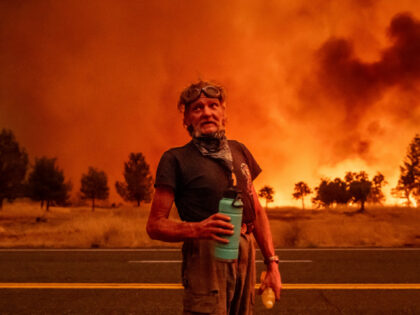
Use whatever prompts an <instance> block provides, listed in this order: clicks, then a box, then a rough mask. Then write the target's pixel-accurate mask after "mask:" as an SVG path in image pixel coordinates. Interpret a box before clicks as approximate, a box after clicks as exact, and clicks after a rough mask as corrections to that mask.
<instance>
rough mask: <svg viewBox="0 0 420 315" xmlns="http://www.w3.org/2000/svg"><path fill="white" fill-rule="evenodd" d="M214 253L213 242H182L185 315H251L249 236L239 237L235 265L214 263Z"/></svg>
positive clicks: (252, 285)
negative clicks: (237, 256)
mask: <svg viewBox="0 0 420 315" xmlns="http://www.w3.org/2000/svg"><path fill="white" fill-rule="evenodd" d="M213 250H214V241H211V240H190V241H186V242H184V245H183V247H182V253H183V264H182V280H183V285H184V288H185V290H184V314H214V315H216V314H217V315H227V314H229V315H233V314H238V315H239V314H240V315H250V314H252V313H253V307H254V299H255V248H254V242H253V237H252V234H245V233H242V234H241V237H240V244H239V258H238V260H237V261H234V262H221V261H217V260H215V259H214V257H213Z"/></svg>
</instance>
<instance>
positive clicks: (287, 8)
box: [0, 0, 420, 205]
mask: <svg viewBox="0 0 420 315" xmlns="http://www.w3.org/2000/svg"><path fill="white" fill-rule="evenodd" d="M0 21H1V22H0V30H1V32H0V69H2V70H1V72H0V82H1V83H0V127H2V128H9V129H12V130H13V131H14V133H15V135H16V137H17V139H18V141H19V142H20V143H21V144H22V145H23V146H24V147H25V148H26V149H27V151H28V153H29V156H30V158H31V159H32V161H33V159H34V157H35V156H38V157H39V156H42V155H46V156H49V157H53V156H55V157H58V163H59V164H60V166H61V167H62V168H63V169H64V171H65V174H66V176H67V177H69V178H70V179H71V180H72V182H73V184H74V185H73V186H74V188H73V193H74V194H76V192H77V191H78V189H79V182H80V177H81V174H82V173H83V172H86V171H87V169H88V167H89V166H94V167H97V168H99V169H102V170H104V171H105V172H106V173H107V174H108V178H109V185H110V187H111V197H110V200H111V201H112V200H119V199H118V198H119V197H118V196H117V194H116V192H115V189H114V183H115V181H116V180H119V179H120V178H121V176H122V170H123V162H124V161H125V160H127V157H128V155H129V153H130V152H143V153H144V155H145V156H146V159H147V161H148V162H149V163H150V164H151V169H152V170H153V171H154V170H155V169H156V166H157V163H158V160H159V157H160V156H161V154H162V153H163V152H164V151H165V150H166V149H168V148H169V147H172V146H179V145H183V144H184V143H185V142H187V141H188V140H189V138H188V134H187V132H186V131H185V130H183V128H182V118H181V116H180V114H179V113H178V112H177V110H176V102H177V98H178V93H179V92H180V90H181V89H182V88H183V87H184V86H185V85H186V84H188V83H189V82H191V81H195V80H197V79H198V78H204V79H215V80H217V81H219V82H221V83H222V84H223V85H225V86H226V89H227V93H228V99H227V102H228V103H227V114H228V125H227V132H228V137H230V138H234V139H237V140H239V141H241V142H243V143H245V144H246V145H247V147H248V148H249V149H250V150H251V152H252V153H253V155H254V156H255V158H256V159H257V161H258V162H259V164H260V165H261V167H262V169H263V173H262V174H261V175H260V177H259V178H258V179H257V180H256V183H255V184H256V187H257V189H258V188H260V187H262V186H263V185H270V186H272V187H274V189H275V191H276V194H275V196H274V198H275V202H274V205H290V204H293V205H299V203H298V202H296V201H293V200H292V192H293V186H294V184H295V183H297V182H298V181H301V180H302V181H305V182H307V183H308V184H309V185H310V186H311V188H313V187H315V186H317V185H318V184H319V182H320V178H321V177H323V176H326V177H330V178H334V177H337V176H338V177H343V176H344V174H345V172H346V171H356V172H358V171H361V170H364V171H366V172H367V173H368V174H369V176H370V177H372V176H374V175H375V174H376V172H381V173H383V174H384V175H385V178H386V180H387V181H388V183H389V184H388V185H387V186H385V194H386V197H387V202H388V203H392V204H393V203H396V202H397V200H395V199H393V198H392V197H391V195H390V193H389V192H390V189H391V188H393V187H395V185H396V183H397V180H398V175H399V165H400V164H401V163H402V159H403V158H404V156H405V154H406V149H407V146H408V144H409V142H410V141H411V139H412V138H413V137H414V135H415V134H416V133H418V132H419V129H418V126H419V123H420V106H419V101H418V99H419V94H420V93H419V92H420V85H419V80H420V60H419V58H420V48H419V42H420V30H419V29H420V2H419V1H414V0H413V1H411V0H401V1H398V2H395V1H351V0H348V1H340V2H339V3H338V2H337V3H336V2H333V1H322V0H317V1H311V2H310V3H309V2H308V1H303V0H302V1H293V3H289V2H287V1H274V2H270V3H266V2H262V1H257V0H255V1H247V2H246V3H244V1H239V0H237V1H230V2H229V4H225V3H222V4H221V3H219V2H217V1H216V2H214V1H200V2H194V1H191V2H182V4H179V3H175V2H173V1H169V0H166V1H164V0H160V1H153V2H151V1H142V2H140V3H125V2H121V3H118V2H115V1H89V2H88V3H84V4H83V6H82V5H81V4H77V3H74V2H72V1H59V2H54V3H47V2H27V3H19V4H15V3H14V2H6V1H5V2H2V3H1V4H0ZM40 21H42V23H41V22H40Z"/></svg>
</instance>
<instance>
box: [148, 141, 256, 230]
mask: <svg viewBox="0 0 420 315" xmlns="http://www.w3.org/2000/svg"><path fill="white" fill-rule="evenodd" d="M228 143H229V147H230V149H231V152H232V157H233V171H234V173H235V176H236V179H237V186H238V188H239V189H240V190H241V192H242V199H243V200H242V201H243V204H244V210H243V219H242V221H243V222H244V223H248V222H252V221H254V219H255V211H254V207H253V196H252V181H253V180H254V179H255V178H256V177H257V176H258V174H259V173H260V172H261V169H260V167H259V166H258V164H257V162H256V161H255V159H254V158H253V156H252V155H251V153H250V152H249V151H248V149H247V148H246V147H245V146H244V145H243V144H242V143H240V142H238V141H234V140H228ZM230 178H231V174H230V172H229V171H228V170H227V169H226V168H225V167H223V166H222V164H221V163H220V162H218V161H217V160H215V159H212V158H210V157H205V156H203V155H202V154H201V153H200V151H199V150H198V149H197V147H196V146H195V145H194V144H193V143H192V141H191V142H189V143H187V144H186V145H185V146H183V147H178V148H173V149H170V150H168V151H166V152H165V153H164V154H163V156H162V158H161V159H160V162H159V166H158V169H157V173H156V181H155V187H157V186H162V185H163V186H169V187H171V188H172V189H173V191H174V194H175V205H176V207H177V208H178V212H179V216H180V218H181V219H182V220H183V221H189V222H198V221H202V220H204V219H206V218H208V217H209V216H210V215H212V214H214V213H216V212H217V211H218V207H219V201H220V199H221V198H222V197H223V192H224V191H225V190H226V189H227V188H228V187H229V179H230Z"/></svg>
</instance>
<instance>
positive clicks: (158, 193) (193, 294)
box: [147, 81, 281, 315]
mask: <svg viewBox="0 0 420 315" xmlns="http://www.w3.org/2000/svg"><path fill="white" fill-rule="evenodd" d="M225 106H226V103H225V91H224V88H223V87H222V86H220V85H218V84H215V83H212V82H206V81H200V82H198V83H195V84H191V85H190V86H189V87H187V88H186V89H185V90H184V91H183V92H182V93H181V96H180V99H179V102H178V108H179V109H180V110H181V111H183V113H184V126H185V127H186V128H187V130H188V132H189V134H190V135H191V137H192V140H191V141H190V142H189V143H187V144H186V145H184V146H183V147H178V148H172V149H170V150H168V151H166V152H165V153H164V154H163V156H162V158H161V160H160V162H159V166H158V170H157V174H156V181H155V188H156V190H155V195H154V198H153V202H152V208H151V212H150V216H149V220H148V223H147V232H148V234H149V235H150V237H151V238H153V239H158V240H162V241H166V242H179V241H183V242H184V244H183V247H182V254H183V264H182V280H183V285H184V288H185V290H184V314H240V315H243V314H252V312H253V304H254V298H255V297H254V292H255V290H254V287H255V249H254V243H253V239H252V235H254V237H255V239H256V241H257V243H258V245H259V247H260V249H261V252H262V254H263V256H264V258H265V263H266V265H267V275H266V278H265V280H264V282H263V284H262V286H261V288H262V289H264V288H265V287H271V288H273V290H274V292H275V295H276V299H279V298H280V288H281V279H280V273H279V269H278V257H277V256H276V255H275V253H274V246H273V241H272V236H271V231H270V226H269V222H268V218H267V214H266V212H265V210H264V208H263V207H262V206H261V205H260V203H259V200H258V197H257V194H256V192H255V189H254V185H253V183H252V181H253V180H254V179H255V178H256V177H257V176H258V174H259V173H260V172H261V169H260V167H259V166H258V164H257V162H256V161H255V160H254V158H253V156H252V155H251V153H250V152H249V151H248V149H247V148H246V147H245V146H244V145H243V144H242V143H240V142H237V141H234V140H227V138H226V136H225V119H226V116H225ZM232 174H233V175H234V177H236V180H237V187H238V188H239V189H240V190H241V192H242V201H243V216H242V228H241V236H240V244H239V257H238V260H237V261H231V262H221V261H219V260H216V259H215V258H214V244H215V242H221V243H226V242H228V241H227V240H226V239H225V238H223V237H222V236H223V235H231V234H233V225H232V224H231V223H230V222H229V221H230V218H229V217H228V216H226V215H223V214H219V213H217V212H218V204H219V201H220V199H221V198H222V196H223V193H224V191H225V190H226V189H227V188H228V187H229V186H230V184H231V178H232ZM173 202H175V205H176V207H177V209H178V213H179V216H180V218H181V220H182V221H175V220H172V219H169V213H170V210H171V208H172V205H173Z"/></svg>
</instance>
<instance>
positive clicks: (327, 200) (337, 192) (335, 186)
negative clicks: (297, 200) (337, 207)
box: [312, 177, 351, 207]
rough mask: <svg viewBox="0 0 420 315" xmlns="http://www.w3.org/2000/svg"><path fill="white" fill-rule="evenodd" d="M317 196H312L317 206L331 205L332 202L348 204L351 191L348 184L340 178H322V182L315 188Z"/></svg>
mask: <svg viewBox="0 0 420 315" xmlns="http://www.w3.org/2000/svg"><path fill="white" fill-rule="evenodd" d="M315 193H316V196H315V197H314V198H312V202H313V203H314V204H315V205H317V206H323V207H329V206H330V205H332V204H334V203H335V204H347V203H348V202H349V201H350V199H351V196H350V193H349V191H348V189H347V184H346V182H344V181H343V180H341V179H340V178H338V177H337V178H335V179H334V181H330V180H329V179H321V183H320V184H319V186H318V187H316V188H315Z"/></svg>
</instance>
